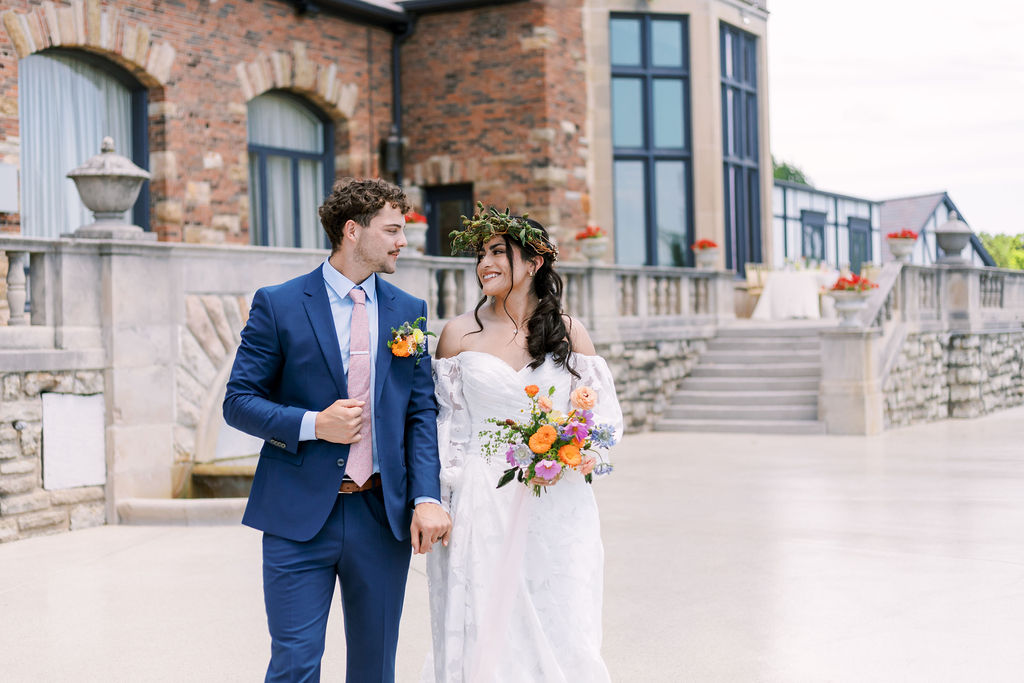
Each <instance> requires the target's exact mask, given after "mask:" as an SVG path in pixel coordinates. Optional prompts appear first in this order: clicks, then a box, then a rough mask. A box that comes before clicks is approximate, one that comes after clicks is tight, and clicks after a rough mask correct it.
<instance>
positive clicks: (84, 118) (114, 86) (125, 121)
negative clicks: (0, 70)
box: [18, 50, 149, 237]
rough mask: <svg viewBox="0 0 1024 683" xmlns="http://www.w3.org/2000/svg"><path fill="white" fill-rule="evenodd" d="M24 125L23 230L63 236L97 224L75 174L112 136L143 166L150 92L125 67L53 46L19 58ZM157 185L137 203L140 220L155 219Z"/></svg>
mask: <svg viewBox="0 0 1024 683" xmlns="http://www.w3.org/2000/svg"><path fill="white" fill-rule="evenodd" d="M18 120H19V125H20V127H21V179H22V180H21V230H22V234H25V235H31V236H33V237H57V236H59V235H61V234H63V233H67V232H71V231H73V230H75V229H76V228H78V227H80V226H82V225H85V224H88V223H92V221H93V216H92V213H91V212H90V211H89V210H88V209H87V208H86V207H85V205H84V204H82V200H81V198H80V197H79V196H78V192H77V190H75V185H74V182H72V181H71V179H70V178H68V177H67V175H66V174H67V172H68V171H70V170H72V169H74V168H77V167H78V166H80V165H81V164H82V163H83V162H84V161H86V160H87V159H89V158H90V157H92V156H94V155H96V154H99V153H100V143H101V142H102V141H103V138H104V137H105V136H108V135H109V136H110V137H112V138H113V139H114V146H115V150H116V151H117V153H118V154H121V155H123V156H126V157H128V158H130V159H132V161H134V162H135V163H136V164H137V165H139V166H141V167H142V168H148V167H149V160H148V157H149V153H148V150H147V146H146V91H145V90H144V89H143V88H142V87H141V85H140V84H139V83H138V82H136V81H135V80H134V79H133V78H132V77H131V76H129V75H128V74H127V73H125V72H124V71H123V70H122V69H120V68H119V67H116V66H115V65H113V64H110V63H107V62H106V61H105V60H102V59H100V58H98V57H95V56H92V55H88V54H86V53H80V52H77V51H71V50H47V51H45V52H40V53H37V54H32V55H29V56H28V57H25V58H24V59H22V60H21V61H20V62H18ZM148 207H149V188H148V183H147V184H145V185H143V191H142V192H141V193H140V194H139V199H138V200H137V201H136V208H135V210H133V211H132V214H131V215H130V216H126V218H128V219H129V220H130V221H132V222H133V223H137V224H139V225H141V226H142V227H147V226H148V225H149V210H148Z"/></svg>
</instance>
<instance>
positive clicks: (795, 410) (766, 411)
mask: <svg viewBox="0 0 1024 683" xmlns="http://www.w3.org/2000/svg"><path fill="white" fill-rule="evenodd" d="M663 419H669V420H671V419H682V420H737V421H747V420H754V421H766V420H772V421H775V420H783V421H786V420H817V419H818V404H817V403H814V404H813V405H772V404H768V405H742V406H738V405H725V406H722V405H670V406H669V407H668V409H666V410H665V413H664V418H663Z"/></svg>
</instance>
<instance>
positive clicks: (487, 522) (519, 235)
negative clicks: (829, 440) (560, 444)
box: [423, 210, 622, 683]
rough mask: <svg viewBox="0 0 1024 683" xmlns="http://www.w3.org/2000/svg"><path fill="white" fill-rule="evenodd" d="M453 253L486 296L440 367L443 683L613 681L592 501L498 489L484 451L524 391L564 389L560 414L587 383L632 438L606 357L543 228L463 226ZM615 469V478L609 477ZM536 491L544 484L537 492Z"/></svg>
mask: <svg viewBox="0 0 1024 683" xmlns="http://www.w3.org/2000/svg"><path fill="white" fill-rule="evenodd" d="M464 222H465V225H466V229H465V230H463V231H461V232H458V233H455V238H454V240H453V243H454V249H458V250H460V251H464V250H467V249H475V250H476V252H477V268H476V272H477V277H478V278H479V280H480V283H481V288H482V290H483V294H484V298H483V299H482V300H481V301H480V303H479V304H478V305H477V307H476V309H475V310H474V311H472V312H471V313H466V314H464V315H462V316H459V317H458V318H455V319H453V320H451V321H450V322H449V323H448V324H447V325H446V326H445V328H444V331H443V332H442V333H441V337H440V339H439V340H438V345H437V351H436V354H435V359H434V361H433V370H434V381H435V394H436V396H437V400H438V404H439V407H440V412H439V414H438V443H439V446H440V453H441V467H442V470H441V491H442V498H443V499H444V500H443V503H444V504H445V506H446V507H447V508H448V510H449V511H450V513H451V516H452V523H453V526H452V531H451V535H450V539H451V540H450V542H449V544H448V545H447V547H444V546H435V549H434V552H432V553H430V554H429V555H428V556H427V576H428V582H429V586H430V612H431V629H432V632H433V653H432V656H431V657H430V658H428V661H427V664H426V666H425V667H424V672H423V680H424V681H428V682H429V681H437V682H438V683H492V682H496V681H500V682H511V681H522V682H530V683H533V682H535V681H543V682H565V683H568V682H569V681H572V682H573V683H577V682H579V683H587V682H590V681H609V680H610V679H609V675H608V670H607V668H606V667H605V664H604V661H603V660H602V659H601V594H602V584H603V567H604V549H603V547H602V545H601V536H600V523H599V520H598V511H597V504H596V501H595V499H594V494H593V491H592V489H591V487H590V485H589V484H587V483H586V481H585V480H584V476H583V475H584V474H587V473H589V472H590V471H591V470H593V468H594V465H595V462H594V460H593V459H589V460H585V461H584V462H583V463H582V465H581V467H580V471H574V470H569V469H566V473H565V474H564V476H563V477H562V478H561V479H560V480H557V483H555V484H552V485H550V486H549V487H548V488H547V490H545V491H544V492H543V495H541V496H540V497H539V498H538V497H535V496H534V495H533V494H532V487H529V488H528V487H527V486H525V485H523V484H521V483H519V482H515V481H513V482H512V483H510V484H509V485H507V486H505V487H503V488H500V489H499V488H496V485H497V482H498V479H499V478H500V477H501V474H502V472H503V471H504V470H505V469H506V467H507V464H506V462H505V460H504V459H503V458H500V457H499V458H497V459H495V460H496V461H489V460H488V459H487V458H486V457H485V456H484V455H482V453H481V449H480V443H479V441H480V437H479V434H480V432H481V431H483V430H487V429H489V428H491V427H493V424H491V423H488V422H487V419H488V418H501V419H505V418H520V417H522V414H521V413H520V411H526V412H527V413H528V412H529V408H530V401H529V398H528V396H527V394H526V393H525V392H524V387H526V386H527V385H530V384H533V385H537V386H538V387H539V388H540V390H541V391H542V392H543V393H545V394H546V393H547V390H548V387H551V386H553V387H554V388H555V392H554V394H553V395H552V396H551V400H552V402H553V404H554V405H553V408H554V409H555V410H560V411H562V412H566V413H567V412H568V411H569V409H570V408H569V396H570V393H571V392H573V391H574V390H575V389H576V388H577V387H581V386H588V387H590V388H591V389H593V390H594V391H595V392H596V394H597V404H596V405H595V406H594V408H593V412H594V420H595V422H597V423H602V422H603V423H611V424H613V425H614V426H615V439H614V440H617V439H618V437H619V436H620V435H621V432H622V413H621V411H620V409H619V405H618V402H617V400H616V397H615V386H614V383H613V381H612V377H611V373H610V372H609V370H608V366H607V364H606V363H605V361H604V360H603V359H602V358H601V357H599V356H597V355H595V350H594V345H593V343H592V342H591V340H590V337H589V335H588V334H587V332H586V330H585V329H584V328H583V326H582V325H581V324H580V323H579V322H578V321H575V320H573V319H572V318H570V317H568V316H567V315H565V314H563V313H562V310H561V304H560V299H561V293H562V280H561V278H560V277H559V275H558V274H557V273H556V272H555V271H554V269H553V267H552V266H553V263H554V261H555V259H556V258H557V249H556V247H555V246H554V245H553V244H552V243H551V242H550V241H549V239H548V236H547V232H546V231H545V230H544V228H543V227H542V226H541V225H540V224H539V223H537V222H536V221H533V220H529V219H526V218H520V217H516V216H511V215H510V214H509V213H508V212H507V211H506V212H505V213H504V214H501V213H497V212H495V211H493V210H492V211H491V212H490V213H485V214H483V215H482V216H474V217H473V219H467V220H465V221H464ZM609 469H610V468H609ZM538 483H539V482H538Z"/></svg>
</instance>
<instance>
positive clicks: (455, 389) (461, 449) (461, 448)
mask: <svg viewBox="0 0 1024 683" xmlns="http://www.w3.org/2000/svg"><path fill="white" fill-rule="evenodd" d="M431 370H432V372H433V373H434V396H435V397H436V398H437V406H438V413H437V449H438V453H439V454H440V458H441V502H442V504H443V505H444V506H445V508H447V509H448V510H449V511H450V510H451V502H452V491H453V489H454V487H455V484H456V482H457V481H458V478H459V475H460V474H461V472H462V467H463V465H464V464H465V458H466V447H467V445H468V444H469V440H470V437H471V428H470V419H469V411H468V410H467V409H466V400H465V398H464V397H463V394H462V365H461V364H460V363H459V359H458V358H435V359H433V360H432V366H431Z"/></svg>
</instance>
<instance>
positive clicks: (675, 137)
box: [609, 14, 693, 266]
mask: <svg viewBox="0 0 1024 683" xmlns="http://www.w3.org/2000/svg"><path fill="white" fill-rule="evenodd" d="M609 34H610V40H611V75H612V79H611V102H612V106H611V109H612V146H613V148H614V155H615V160H614V168H613V172H614V201H615V259H616V261H618V262H619V263H623V264H629V265H668V266H683V265H687V264H689V263H691V260H692V255H691V253H690V249H689V245H690V243H691V242H692V239H693V229H692V215H691V213H692V206H691V201H690V196H691V193H690V187H691V178H690V177H691V151H690V150H691V147H690V103H689V96H690V84H689V47H688V27H687V23H686V18H685V17H678V16H671V15H660V14H659V15H633V14H613V15H612V18H611V24H610V27H609Z"/></svg>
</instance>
